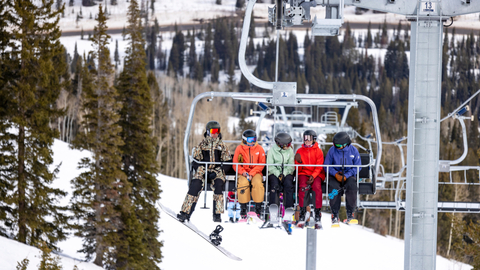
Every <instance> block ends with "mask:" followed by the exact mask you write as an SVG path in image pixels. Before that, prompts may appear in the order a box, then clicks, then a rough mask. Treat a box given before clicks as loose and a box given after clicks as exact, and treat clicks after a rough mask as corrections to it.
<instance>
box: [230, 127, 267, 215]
mask: <svg viewBox="0 0 480 270" xmlns="http://www.w3.org/2000/svg"><path fill="white" fill-rule="evenodd" d="M233 160H234V162H238V163H261V164H265V151H264V150H263V147H262V146H260V145H259V144H258V143H257V134H256V133H255V131H253V130H251V129H247V130H245V131H244V132H243V134H242V144H240V145H239V146H237V149H235V155H234V156H233ZM264 167H265V166H264V165H238V167H237V165H233V169H234V170H236V171H237V172H238V186H237V190H238V193H239V194H238V201H239V202H240V209H241V210H240V216H241V217H242V219H245V218H247V203H248V202H250V187H251V189H252V190H251V191H252V192H251V198H252V199H253V201H254V202H255V213H256V214H257V216H258V217H260V212H261V209H262V203H263V199H264V193H265V188H264V186H263V175H262V170H263V168H264Z"/></svg>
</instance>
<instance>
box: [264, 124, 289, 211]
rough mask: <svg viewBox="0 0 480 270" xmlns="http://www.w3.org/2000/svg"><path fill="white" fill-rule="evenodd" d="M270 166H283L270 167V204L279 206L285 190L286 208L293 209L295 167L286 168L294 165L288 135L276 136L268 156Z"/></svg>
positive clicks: (282, 133) (281, 133) (280, 134)
mask: <svg viewBox="0 0 480 270" xmlns="http://www.w3.org/2000/svg"><path fill="white" fill-rule="evenodd" d="M267 163H268V164H282V165H281V166H268V189H269V191H270V194H269V195H268V202H269V204H270V205H272V204H277V205H278V201H279V197H278V196H279V193H280V192H282V190H283V200H284V205H283V206H284V207H285V209H286V208H289V207H293V192H294V185H293V172H294V170H295V167H293V166H284V164H294V161H293V147H292V137H290V135H289V134H288V133H284V132H280V133H278V134H277V136H275V145H272V147H271V148H270V150H269V151H268V154H267Z"/></svg>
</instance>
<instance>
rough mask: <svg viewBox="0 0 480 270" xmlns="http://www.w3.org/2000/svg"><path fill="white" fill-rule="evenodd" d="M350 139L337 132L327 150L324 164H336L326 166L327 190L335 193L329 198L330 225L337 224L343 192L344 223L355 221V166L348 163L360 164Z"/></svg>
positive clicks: (344, 134) (345, 134) (356, 151)
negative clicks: (331, 145)
mask: <svg viewBox="0 0 480 270" xmlns="http://www.w3.org/2000/svg"><path fill="white" fill-rule="evenodd" d="M351 143H352V141H351V139H350V136H348V134H347V133H346V132H338V133H337V134H335V136H334V137H333V147H330V149H329V150H328V153H327V156H326V157H325V163H324V164H325V165H338V167H330V168H328V173H329V176H328V177H329V178H328V192H329V193H331V194H332V195H333V194H336V192H335V191H337V192H338V195H335V196H334V198H333V199H331V200H330V208H331V209H332V226H334V227H336V226H338V225H339V220H338V212H339V210H340V202H341V196H342V195H343V193H345V200H346V208H347V220H346V221H345V222H346V223H350V222H352V221H353V222H355V221H356V220H355V217H354V213H353V212H354V211H355V207H356V203H357V173H358V169H357V167H346V166H349V165H362V163H361V160H360V154H359V153H358V150H357V148H355V147H354V146H352V145H351ZM332 192H333V193H332ZM357 222H358V221H357Z"/></svg>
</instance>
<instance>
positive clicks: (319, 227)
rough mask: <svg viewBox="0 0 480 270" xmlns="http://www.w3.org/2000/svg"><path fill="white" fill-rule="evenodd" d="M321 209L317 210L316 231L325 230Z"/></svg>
mask: <svg viewBox="0 0 480 270" xmlns="http://www.w3.org/2000/svg"><path fill="white" fill-rule="evenodd" d="M320 210H321V208H315V229H316V230H323V226H322V212H321V211H320Z"/></svg>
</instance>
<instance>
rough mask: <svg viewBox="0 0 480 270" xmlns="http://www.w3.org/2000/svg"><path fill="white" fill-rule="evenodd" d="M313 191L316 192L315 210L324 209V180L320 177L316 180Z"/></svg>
mask: <svg viewBox="0 0 480 270" xmlns="http://www.w3.org/2000/svg"><path fill="white" fill-rule="evenodd" d="M312 189H313V191H315V208H322V203H323V200H322V179H321V178H320V177H317V178H315V181H313V184H312Z"/></svg>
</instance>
